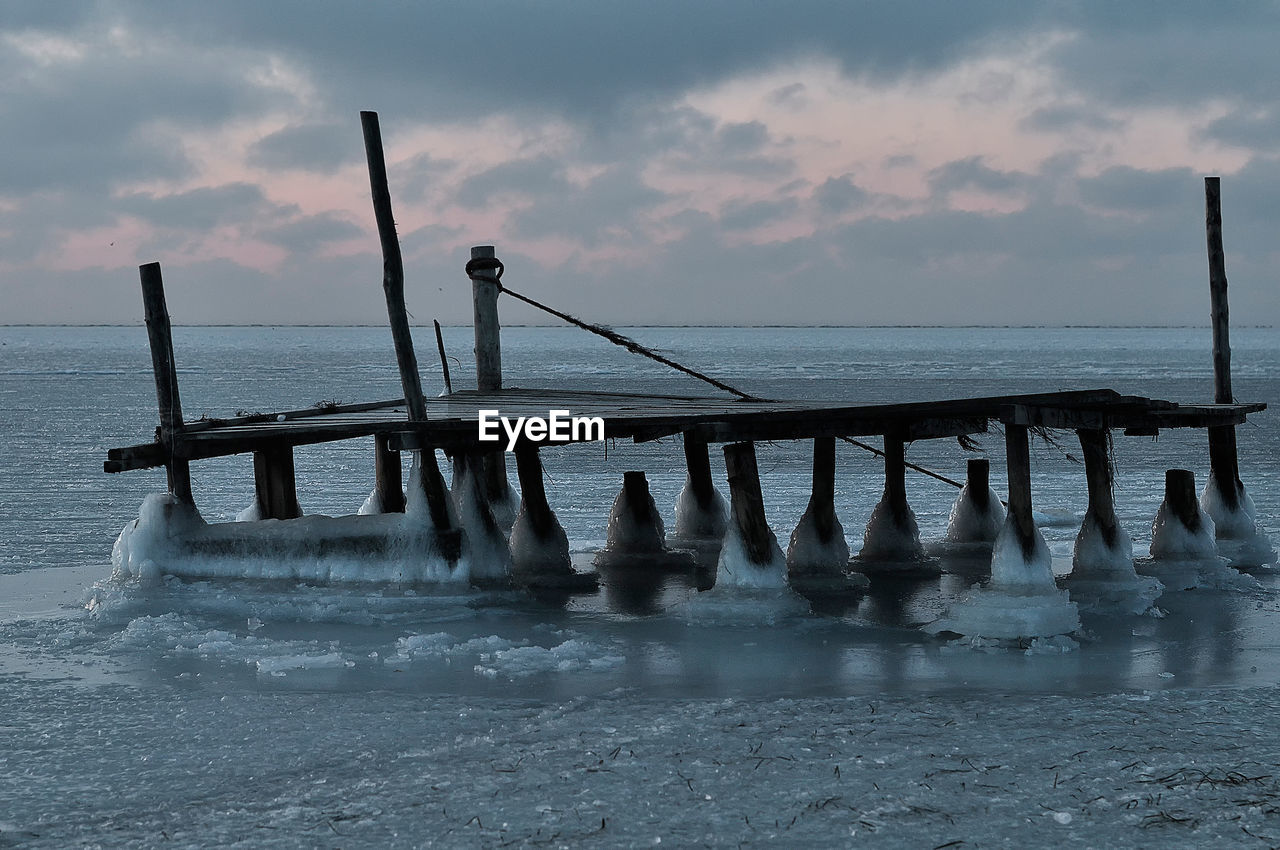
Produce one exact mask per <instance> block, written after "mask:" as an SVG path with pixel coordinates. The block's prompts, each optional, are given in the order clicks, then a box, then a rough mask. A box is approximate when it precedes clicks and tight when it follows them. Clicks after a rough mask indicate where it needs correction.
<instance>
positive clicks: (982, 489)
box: [946, 461, 1004, 543]
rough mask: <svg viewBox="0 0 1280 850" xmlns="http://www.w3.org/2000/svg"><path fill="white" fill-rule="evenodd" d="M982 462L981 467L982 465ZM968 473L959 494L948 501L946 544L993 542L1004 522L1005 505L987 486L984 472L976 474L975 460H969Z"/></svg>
mask: <svg viewBox="0 0 1280 850" xmlns="http://www.w3.org/2000/svg"><path fill="white" fill-rule="evenodd" d="M985 463H986V462H985V461H983V466H985ZM969 468H970V473H969V477H968V480H966V481H965V484H964V487H963V488H962V489H961V490H960V495H959V496H956V500H955V502H953V503H952V504H951V517H950V519H948V520H947V536H946V540H947V542H948V543H994V542H995V540H996V538H997V537H998V536H999V535H1000V528H1001V527H1002V526H1003V525H1004V505H1003V504H1001V502H1000V496H999V494H997V493H996V491H995V490H992V489H991V487H990V486H989V485H988V483H987V481H988V477H987V475H985V474H975V462H974V461H970V462H969Z"/></svg>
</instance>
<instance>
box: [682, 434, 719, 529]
mask: <svg viewBox="0 0 1280 850" xmlns="http://www.w3.org/2000/svg"><path fill="white" fill-rule="evenodd" d="M684 462H685V466H686V468H687V469H688V470H689V486H690V489H691V490H692V491H693V497H694V499H695V500H697V503H698V507H699V508H703V509H704V510H705V509H706V508H708V507H710V506H711V503H712V500H713V499H714V498H715V485H714V484H713V483H712V481H711V458H710V457H709V456H708V454H707V441H706V440H704V439H702V438H701V437H699V436H697V435H695V434H694V433H693V432H691V431H685V432H684Z"/></svg>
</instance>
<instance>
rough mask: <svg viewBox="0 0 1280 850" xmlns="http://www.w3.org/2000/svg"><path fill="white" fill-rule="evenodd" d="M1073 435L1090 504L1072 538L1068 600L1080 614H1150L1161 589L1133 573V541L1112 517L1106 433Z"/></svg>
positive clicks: (1088, 430)
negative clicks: (1081, 462) (1077, 444)
mask: <svg viewBox="0 0 1280 850" xmlns="http://www.w3.org/2000/svg"><path fill="white" fill-rule="evenodd" d="M1076 433H1077V435H1078V436H1079V438H1080V449H1081V452H1082V453H1083V455H1084V469H1085V478H1086V480H1087V482H1088V488H1089V506H1088V508H1087V510H1086V511H1085V515H1084V521H1083V522H1082V523H1081V525H1080V532H1079V534H1077V535H1076V544H1075V551H1074V554H1073V556H1072V562H1071V563H1072V566H1071V575H1070V576H1068V577H1067V579H1066V584H1067V587H1068V588H1069V589H1070V591H1071V598H1072V599H1074V600H1075V601H1076V603H1077V604H1078V605H1079V606H1080V608H1081V609H1082V610H1084V611H1090V612H1093V613H1098V614H1142V613H1146V612H1149V611H1152V610H1153V609H1152V607H1151V606H1152V603H1153V602H1155V600H1156V597H1158V596H1159V595H1160V592H1161V591H1162V590H1163V589H1164V586H1163V585H1162V584H1161V583H1160V582H1159V581H1157V580H1155V579H1152V578H1147V577H1142V576H1139V575H1138V574H1137V572H1136V571H1135V570H1134V566H1133V540H1132V539H1131V538H1130V537H1129V535H1128V534H1127V533H1125V530H1124V529H1123V528H1121V526H1120V522H1119V519H1118V518H1117V517H1116V511H1115V501H1114V497H1113V491H1114V477H1113V469H1114V467H1113V464H1112V461H1111V434H1110V432H1109V431H1106V430H1104V429H1094V428H1083V429H1080V430H1079V431H1077V432H1076Z"/></svg>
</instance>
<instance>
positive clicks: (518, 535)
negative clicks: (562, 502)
mask: <svg viewBox="0 0 1280 850" xmlns="http://www.w3.org/2000/svg"><path fill="white" fill-rule="evenodd" d="M515 455H516V475H517V476H519V478H520V512H519V513H518V514H516V521H515V525H513V526H512V528H511V569H512V573H513V574H514V575H515V576H516V577H517V578H518V579H521V580H528V579H530V578H533V579H538V578H547V577H552V578H554V577H556V576H569V575H572V574H573V568H572V567H571V566H570V563H569V538H568V536H567V535H566V534H565V533H564V528H562V527H561V525H560V520H558V519H557V518H556V514H555V511H553V510H551V505H550V504H548V503H547V491H546V488H545V486H544V485H543V481H542V459H541V458H540V457H539V456H538V447H537V446H536V445H535V444H533V443H530V442H527V441H522V442H520V443H517V444H516V450H515Z"/></svg>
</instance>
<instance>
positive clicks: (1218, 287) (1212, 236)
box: [1204, 177, 1244, 519]
mask: <svg viewBox="0 0 1280 850" xmlns="http://www.w3.org/2000/svg"><path fill="white" fill-rule="evenodd" d="M1204 206H1205V240H1206V247H1207V249H1208V255H1209V296H1210V303H1211V308H1210V317H1211V320H1212V323H1213V401H1214V404H1231V403H1232V402H1234V401H1235V399H1234V397H1233V395H1232V392H1231V319H1230V310H1229V309H1228V305H1227V267H1226V255H1225V252H1224V250H1223V247H1222V186H1221V181H1220V179H1219V178H1217V177H1206V178H1204ZM1208 430H1209V465H1210V476H1211V477H1212V479H1213V483H1214V484H1216V485H1217V490H1218V494H1219V495H1220V497H1221V498H1222V504H1223V507H1225V508H1226V510H1227V511H1236V510H1237V509H1238V508H1239V507H1240V502H1241V496H1242V491H1243V489H1244V484H1243V483H1242V482H1241V481H1240V465H1239V458H1238V455H1237V453H1236V429H1235V426H1234V425H1217V426H1214V427H1212V428H1209V429H1208ZM1215 519H1217V517H1215Z"/></svg>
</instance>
